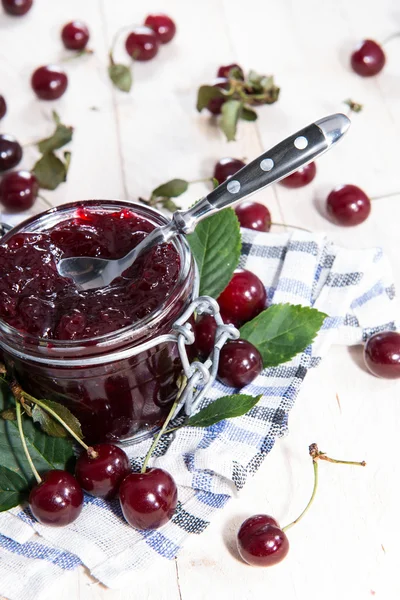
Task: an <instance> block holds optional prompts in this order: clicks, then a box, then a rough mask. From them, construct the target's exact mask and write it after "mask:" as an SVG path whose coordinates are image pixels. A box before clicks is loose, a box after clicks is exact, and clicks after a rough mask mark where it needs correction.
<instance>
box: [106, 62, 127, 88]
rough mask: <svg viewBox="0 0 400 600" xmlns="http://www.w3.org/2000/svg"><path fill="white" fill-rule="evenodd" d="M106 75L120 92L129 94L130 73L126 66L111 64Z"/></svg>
mask: <svg viewBox="0 0 400 600" xmlns="http://www.w3.org/2000/svg"><path fill="white" fill-rule="evenodd" d="M108 75H109V76H110V79H111V81H112V82H113V84H114V85H115V87H116V88H118V89H119V90H121V92H130V91H131V87H132V72H131V70H130V68H129V67H127V66H126V65H120V64H115V63H114V64H111V65H110V66H109V67H108Z"/></svg>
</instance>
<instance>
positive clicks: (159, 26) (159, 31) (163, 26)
mask: <svg viewBox="0 0 400 600" xmlns="http://www.w3.org/2000/svg"><path fill="white" fill-rule="evenodd" d="M144 24H145V25H146V26H147V27H150V29H152V30H153V31H154V33H155V34H156V35H157V37H158V39H159V40H160V42H161V43H162V44H167V43H168V42H170V41H171V40H172V38H173V37H174V35H175V33H176V25H175V23H174V22H173V20H172V19H171V17H168V16H167V15H162V14H156V15H148V16H147V17H146V20H145V22H144Z"/></svg>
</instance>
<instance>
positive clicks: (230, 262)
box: [187, 208, 242, 298]
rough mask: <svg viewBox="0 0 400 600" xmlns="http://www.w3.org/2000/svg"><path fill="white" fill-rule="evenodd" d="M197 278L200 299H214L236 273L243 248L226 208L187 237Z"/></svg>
mask: <svg viewBox="0 0 400 600" xmlns="http://www.w3.org/2000/svg"><path fill="white" fill-rule="evenodd" d="M187 239H188V242H189V245H190V248H191V250H192V253H193V255H194V257H195V260H196V262H197V266H198V269H199V275H200V295H201V296H204V295H206V296H212V297H213V298H217V297H218V296H219V294H220V293H221V292H222V291H223V290H224V289H225V288H226V286H227V285H228V283H229V281H230V280H231V278H232V274H233V271H234V270H235V269H236V267H237V265H238V263H239V258H240V251H241V248H242V242H241V235H240V226H239V221H238V218H237V216H236V213H235V211H234V210H233V209H232V208H226V209H224V210H222V211H220V212H219V213H216V214H215V215H212V216H211V217H208V218H207V219H204V221H200V223H199V224H198V225H197V227H196V229H195V230H194V232H193V233H191V234H190V235H188V236H187Z"/></svg>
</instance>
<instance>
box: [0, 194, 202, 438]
mask: <svg viewBox="0 0 400 600" xmlns="http://www.w3.org/2000/svg"><path fill="white" fill-rule="evenodd" d="M82 208H85V209H89V210H97V211H107V210H110V211H115V210H118V209H121V210H126V209H129V210H131V211H133V212H135V213H136V214H138V215H139V216H141V217H144V218H146V219H148V220H150V221H151V222H152V223H153V224H154V225H162V224H164V223H166V222H167V219H166V218H165V217H164V216H163V215H161V214H160V213H158V212H157V211H155V210H153V209H149V208H147V207H144V206H142V205H140V204H135V203H130V202H129V203H128V202H122V201H84V202H78V203H73V204H70V205H65V206H62V207H60V208H59V209H53V210H52V211H48V212H47V213H43V214H42V215H39V216H38V217H35V218H33V219H30V220H29V221H26V222H25V223H23V224H22V225H20V226H19V227H17V228H15V229H14V230H12V231H11V232H9V233H8V234H7V237H8V236H11V235H13V234H15V233H16V232H30V231H45V230H46V229H49V228H51V227H53V226H54V225H55V224H57V223H59V222H61V221H63V220H66V219H69V218H71V217H73V215H74V211H77V210H80V209H82ZM3 239H4V240H6V238H3ZM173 243H174V245H175V248H176V250H177V251H178V253H179V256H180V274H179V278H178V281H177V283H176V285H175V287H174V288H173V290H172V292H171V293H170V295H169V296H168V298H166V299H165V300H164V301H163V302H162V304H161V305H160V307H159V308H158V309H157V310H156V311H154V312H153V313H151V314H150V315H149V316H148V317H146V318H145V319H142V320H140V321H138V322H137V323H134V324H133V325H131V326H128V327H125V328H124V329H121V330H119V331H116V332H113V333H112V334H107V335H105V336H101V337H98V338H91V339H85V340H74V341H73V342H58V341H57V340H51V342H49V341H48V340H47V341H46V340H43V339H39V338H34V337H33V336H27V335H23V334H21V333H20V332H18V331H17V330H15V329H14V328H12V327H10V326H8V325H7V324H6V323H5V322H3V321H1V320H0V347H1V349H2V351H3V359H4V362H5V363H6V366H7V369H8V371H9V372H10V373H12V374H13V376H14V377H15V378H16V379H17V381H18V382H19V383H20V385H21V386H22V388H23V389H24V390H25V391H27V392H28V393H30V394H32V395H33V396H35V397H37V398H46V399H49V400H54V401H56V402H60V403H62V404H64V405H65V406H67V407H68V408H69V409H70V410H71V411H72V412H73V413H74V414H75V415H76V417H77V418H78V419H79V421H80V422H81V425H82V430H83V432H84V435H85V439H86V440H87V441H88V442H89V443H95V442H100V441H106V440H107V441H123V440H131V439H132V438H135V439H141V438H142V437H143V436H146V435H148V431H149V430H151V429H153V428H154V427H155V426H157V425H160V424H161V423H162V422H163V420H164V419H165V417H166V415H167V414H168V412H169V409H170V407H171V405H172V403H173V401H174V399H175V397H176V392H177V389H178V385H177V380H178V378H179V376H180V374H181V370H182V364H181V360H180V358H179V353H178V347H177V344H176V341H175V337H176V336H175V334H174V332H173V324H174V322H175V321H176V319H177V318H178V317H179V316H180V315H181V314H182V313H183V311H184V310H185V309H186V308H187V307H188V305H189V304H190V303H191V301H192V300H193V299H194V298H195V297H196V295H197V276H196V269H195V265H194V260H193V258H192V256H191V253H190V250H189V247H188V245H187V243H186V240H184V239H181V238H179V237H178V238H177V239H176V240H175V241H174V242H173Z"/></svg>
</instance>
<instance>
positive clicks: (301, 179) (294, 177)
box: [280, 162, 317, 188]
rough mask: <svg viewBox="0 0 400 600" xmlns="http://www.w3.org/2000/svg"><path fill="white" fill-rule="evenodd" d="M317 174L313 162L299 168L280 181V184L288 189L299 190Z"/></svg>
mask: <svg viewBox="0 0 400 600" xmlns="http://www.w3.org/2000/svg"><path fill="white" fill-rule="evenodd" d="M316 173H317V167H316V164H315V163H314V162H310V163H308V165H305V166H304V167H301V168H300V169H299V170H298V171H295V172H294V173H292V174H291V175H289V176H288V177H285V179H282V181H280V183H281V184H282V185H284V186H285V187H288V188H300V187H303V186H305V185H308V184H309V183H310V182H311V181H312V180H313V179H314V177H315V175H316Z"/></svg>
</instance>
